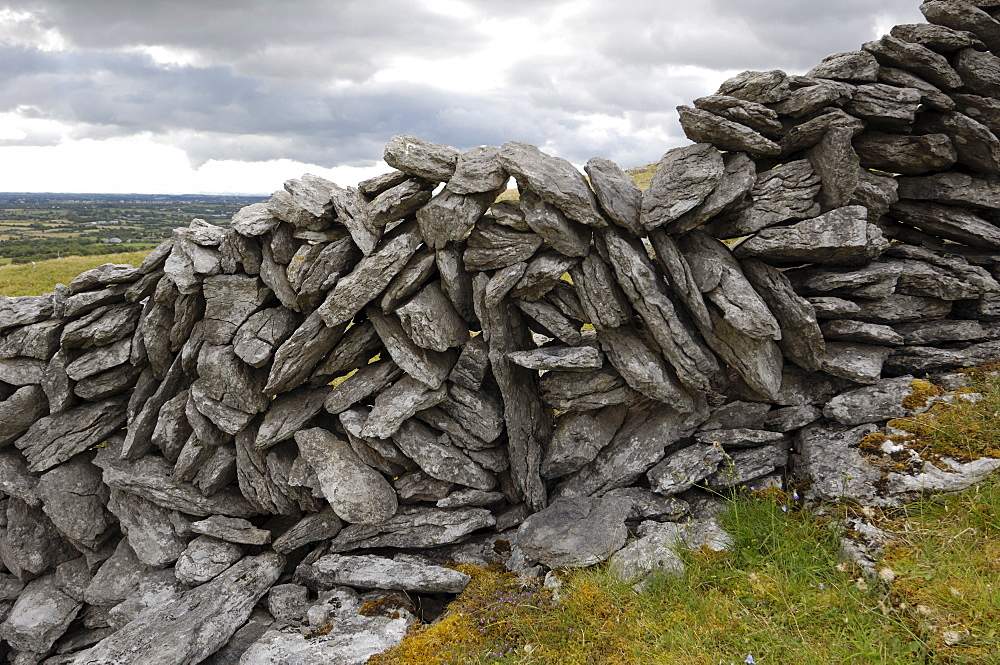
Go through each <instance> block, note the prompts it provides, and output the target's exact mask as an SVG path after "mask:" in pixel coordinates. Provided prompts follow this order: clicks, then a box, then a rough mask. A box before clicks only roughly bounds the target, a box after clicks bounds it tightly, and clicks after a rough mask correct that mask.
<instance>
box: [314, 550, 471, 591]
mask: <svg viewBox="0 0 1000 665" xmlns="http://www.w3.org/2000/svg"><path fill="white" fill-rule="evenodd" d="M313 568H314V570H315V571H316V574H317V577H318V579H319V580H320V581H322V582H323V583H325V584H328V585H330V586H333V585H338V584H342V585H346V586H350V587H355V588H359V589H397V590H399V591H407V592H415V593H460V592H461V591H462V590H463V589H465V587H466V586H468V584H469V582H470V581H471V580H472V578H470V577H469V576H468V575H466V574H465V573H460V572H458V571H457V570H453V569H451V568H444V567H442V566H435V565H432V564H430V563H429V562H427V561H423V560H411V558H410V557H406V556H400V555H396V557H395V558H394V559H389V558H386V557H381V556H373V555H354V556H347V555H341V554H327V555H326V556H323V557H320V558H319V559H318V560H317V561H316V563H314V564H313Z"/></svg>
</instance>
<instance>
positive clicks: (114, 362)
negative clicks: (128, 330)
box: [66, 339, 132, 381]
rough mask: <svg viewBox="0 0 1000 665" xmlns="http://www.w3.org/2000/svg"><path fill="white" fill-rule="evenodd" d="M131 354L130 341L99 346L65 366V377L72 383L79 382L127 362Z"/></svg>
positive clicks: (124, 340) (125, 340)
mask: <svg viewBox="0 0 1000 665" xmlns="http://www.w3.org/2000/svg"><path fill="white" fill-rule="evenodd" d="M131 352H132V340H130V339H123V340H119V341H117V342H115V343H113V344H109V345H108V346H99V347H97V348H96V349H92V350H90V351H87V352H86V353H84V354H83V355H82V356H80V357H78V358H77V359H76V360H74V361H72V362H71V363H69V364H68V365H66V375H67V376H68V377H69V378H71V379H73V380H74V381H80V380H81V379H85V378H87V377H88V376H93V375H94V374H99V373H100V372H103V371H105V370H109V369H112V368H113V367H117V366H118V365H121V364H123V363H126V362H128V360H129V356H130V355H131Z"/></svg>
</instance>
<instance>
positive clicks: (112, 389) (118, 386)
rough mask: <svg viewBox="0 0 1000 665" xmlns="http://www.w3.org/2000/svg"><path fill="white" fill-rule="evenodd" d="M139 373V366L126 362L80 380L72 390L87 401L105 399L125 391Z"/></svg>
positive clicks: (134, 381)
mask: <svg viewBox="0 0 1000 665" xmlns="http://www.w3.org/2000/svg"><path fill="white" fill-rule="evenodd" d="M141 373H142V369H141V368H139V367H136V366H134V365H131V364H128V363H126V364H124V365H119V366H117V367H113V368H111V369H109V370H106V371H104V372H101V373H100V374H94V375H92V376H88V377H87V378H85V379H82V380H80V381H79V382H77V384H76V386H74V387H73V392H74V393H75V394H76V395H77V396H78V397H82V398H83V399H85V400H87V401H89V402H96V401H99V400H102V399H107V398H108V397H114V396H115V395H120V394H121V393H124V392H127V391H128V389H129V388H131V387H132V386H133V385H135V383H136V381H137V380H138V378H139V375H140V374H141Z"/></svg>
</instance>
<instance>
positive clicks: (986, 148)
mask: <svg viewBox="0 0 1000 665" xmlns="http://www.w3.org/2000/svg"><path fill="white" fill-rule="evenodd" d="M998 60H1000V59H998ZM998 78H1000V75H998ZM917 128H918V130H920V131H924V132H940V133H942V134H947V135H948V137H949V138H950V139H951V142H952V144H953V145H954V146H955V152H956V153H957V155H958V163H959V164H962V165H964V166H968V167H969V168H970V169H972V170H973V171H978V172H980V173H987V174H997V173H1000V139H998V138H997V137H996V136H995V135H994V134H993V132H991V131H990V130H989V128H988V127H986V126H985V125H983V124H982V123H980V122H978V121H976V120H973V119H972V118H970V117H969V116H967V115H964V114H962V113H959V112H958V111H950V112H948V113H925V114H922V115H921V117H920V120H919V122H918V123H917Z"/></svg>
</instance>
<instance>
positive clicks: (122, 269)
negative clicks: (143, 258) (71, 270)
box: [69, 263, 142, 293]
mask: <svg viewBox="0 0 1000 665" xmlns="http://www.w3.org/2000/svg"><path fill="white" fill-rule="evenodd" d="M141 276H142V273H140V272H139V270H138V268H135V267H133V266H131V265H129V264H127V263H117V264H116V263H105V264H103V265H100V266H98V267H96V268H91V269H90V270H86V271H84V272H82V273H80V274H79V275H77V276H76V277H74V278H73V281H71V282H70V283H69V290H70V292H71V293H80V292H81V291H90V290H92V289H93V288H94V287H101V286H107V285H109V284H130V283H132V282H134V281H136V280H137V279H139V277H141Z"/></svg>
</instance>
